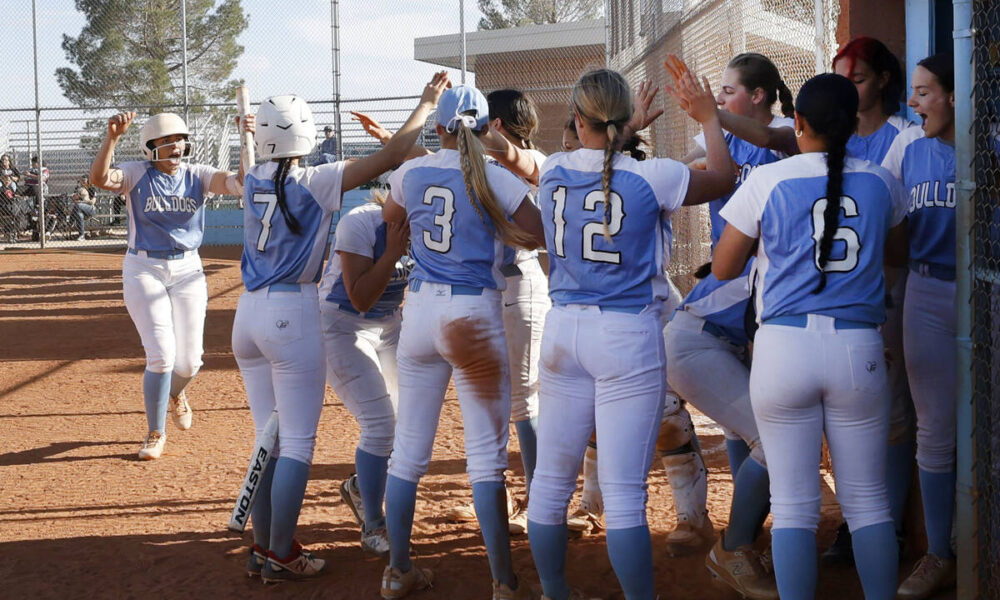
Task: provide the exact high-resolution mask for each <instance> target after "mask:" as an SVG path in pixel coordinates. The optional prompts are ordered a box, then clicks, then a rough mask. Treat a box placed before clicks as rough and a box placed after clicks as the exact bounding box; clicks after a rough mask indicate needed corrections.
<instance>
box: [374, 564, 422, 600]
mask: <svg viewBox="0 0 1000 600" xmlns="http://www.w3.org/2000/svg"><path fill="white" fill-rule="evenodd" d="M433 583H434V573H433V572H432V571H431V570H430V569H422V568H420V567H418V566H417V565H410V570H409V571H407V572H405V573H404V572H402V571H400V570H399V569H397V568H396V567H392V566H386V568H385V571H383V572H382V592H381V593H382V597H383V598H385V600H395V599H396V598H403V597H405V596H406V595H407V594H409V593H410V592H413V591H417V590H422V589H426V588H429V587H431V585H432V584H433Z"/></svg>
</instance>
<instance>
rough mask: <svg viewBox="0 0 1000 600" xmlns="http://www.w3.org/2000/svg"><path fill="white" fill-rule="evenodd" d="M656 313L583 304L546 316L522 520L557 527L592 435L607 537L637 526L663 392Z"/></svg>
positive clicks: (663, 368)
mask: <svg viewBox="0 0 1000 600" xmlns="http://www.w3.org/2000/svg"><path fill="white" fill-rule="evenodd" d="M659 312H660V306H651V307H649V308H647V309H646V310H645V311H643V312H642V313H640V314H628V313H621V312H609V311H605V312H602V310H601V309H600V308H599V307H597V306H583V305H569V306H556V307H553V308H552V310H550V311H549V314H548V316H547V317H546V320H545V333H544V335H543V337H542V356H541V361H540V370H541V387H540V398H541V402H540V403H539V411H540V413H539V429H538V464H537V466H536V468H535V477H534V480H533V481H532V484H531V491H530V494H529V496H530V498H531V500H530V502H529V506H528V518H529V520H531V521H534V522H535V523H541V524H543V525H558V524H562V523H565V522H566V509H567V507H568V505H569V500H570V497H571V496H572V495H573V492H574V491H575V490H576V476H577V472H578V471H579V468H580V461H581V460H582V459H583V454H584V451H585V450H586V448H587V441H588V440H589V439H590V436H591V433H592V432H594V430H595V429H596V430H597V447H598V448H599V449H600V451H599V452H598V453H597V471H598V479H599V480H600V482H601V492H602V493H603V496H604V510H605V517H606V519H607V525H608V529H629V528H632V527H640V526H643V525H645V524H646V500H647V493H646V477H647V475H648V473H649V467H650V464H651V463H652V460H653V452H654V449H655V447H656V438H657V435H658V433H659V430H660V421H661V418H662V414H663V403H664V394H665V388H666V365H665V361H666V359H665V356H664V347H663V332H662V329H661V324H660V317H659Z"/></svg>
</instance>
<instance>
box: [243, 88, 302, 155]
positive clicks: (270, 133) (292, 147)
mask: <svg viewBox="0 0 1000 600" xmlns="http://www.w3.org/2000/svg"><path fill="white" fill-rule="evenodd" d="M254 144H255V145H256V147H257V155H258V156H259V157H260V158H262V159H264V160H271V159H275V158H295V157H301V156H307V155H309V153H311V152H312V150H313V146H315V145H316V122H315V121H314V120H313V116H312V111H311V110H310V109H309V105H308V104H306V102H305V101H304V100H303V99H302V98H299V97H298V96H293V95H286V96H271V97H270V98H267V99H266V100H264V101H263V102H262V103H261V105H260V109H259V110H258V111H257V132H256V133H255V134H254Z"/></svg>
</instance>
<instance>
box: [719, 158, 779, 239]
mask: <svg viewBox="0 0 1000 600" xmlns="http://www.w3.org/2000/svg"><path fill="white" fill-rule="evenodd" d="M774 164H778V163H772V165H774ZM772 165H768V166H772ZM766 172H769V170H768V169H767V168H766V167H758V168H756V169H754V170H753V171H751V172H750V175H749V176H747V178H746V180H744V181H743V185H741V186H740V187H739V188H738V189H737V190H736V191H735V192H733V195H732V197H730V198H729V202H727V203H726V205H725V206H723V207H722V209H721V210H720V211H719V215H721V216H722V218H723V219H725V220H726V222H727V223H729V224H730V225H732V226H733V227H735V228H736V229H738V230H739V231H740V232H741V233H743V235H746V236H747V237H752V238H759V237H760V218H761V216H762V215H763V214H764V205H765V204H766V203H767V197H768V195H769V194H770V186H768V185H767V184H768V178H767V177H766V176H765V173H766ZM772 185H773V184H772Z"/></svg>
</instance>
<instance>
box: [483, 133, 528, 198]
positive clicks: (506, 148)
mask: <svg viewBox="0 0 1000 600" xmlns="http://www.w3.org/2000/svg"><path fill="white" fill-rule="evenodd" d="M479 140H480V141H481V142H482V143H483V149H484V150H486V153H487V154H489V155H490V156H492V157H493V158H495V159H496V160H497V162H499V163H500V164H501V165H503V166H505V167H507V168H508V169H510V171H511V172H512V173H514V174H515V175H517V176H518V177H520V178H521V179H524V180H525V181H528V182H529V183H531V184H532V185H537V184H538V163H537V162H536V161H535V156H534V155H533V154H532V153H531V152H529V151H528V150H525V149H524V148H518V147H517V146H515V145H514V144H511V143H510V140H508V139H507V138H505V137H504V136H503V135H501V134H500V132H499V131H497V130H495V129H493V127H492V126H490V127H489V128H488V129H487V131H485V132H484V133H483V135H482V136H481V137H480V138H479Z"/></svg>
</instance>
